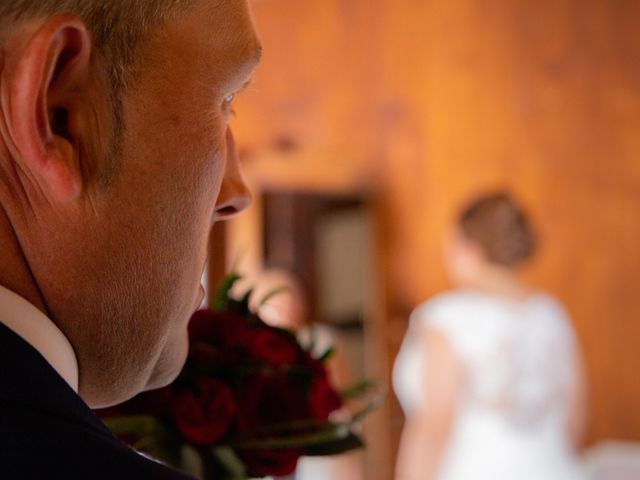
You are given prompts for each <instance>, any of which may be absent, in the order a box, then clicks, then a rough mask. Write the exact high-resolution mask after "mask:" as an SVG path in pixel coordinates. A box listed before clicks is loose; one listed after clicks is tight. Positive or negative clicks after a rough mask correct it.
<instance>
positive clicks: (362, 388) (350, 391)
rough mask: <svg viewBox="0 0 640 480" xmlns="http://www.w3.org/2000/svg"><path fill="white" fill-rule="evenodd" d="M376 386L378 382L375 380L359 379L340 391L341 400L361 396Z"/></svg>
mask: <svg viewBox="0 0 640 480" xmlns="http://www.w3.org/2000/svg"><path fill="white" fill-rule="evenodd" d="M377 387H378V383H377V382H376V381H375V380H371V379H364V380H360V381H358V382H356V383H354V384H353V385H350V386H348V387H347V388H344V389H342V390H341V391H340V397H342V399H343V400H351V399H354V398H361V397H363V396H365V395H367V394H368V393H370V392H371V391H373V390H375V389H376V388H377Z"/></svg>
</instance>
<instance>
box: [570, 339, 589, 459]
mask: <svg viewBox="0 0 640 480" xmlns="http://www.w3.org/2000/svg"><path fill="white" fill-rule="evenodd" d="M575 364H576V368H575V376H574V379H573V382H572V385H571V388H570V390H569V398H568V405H567V408H568V411H569V416H568V425H567V429H568V432H569V437H570V438H571V440H572V441H573V444H574V445H575V446H576V447H579V446H580V444H581V443H582V440H583V439H584V436H585V434H586V430H587V424H588V414H589V395H588V389H589V387H588V380H587V374H586V371H585V370H586V369H585V365H584V360H583V357H582V354H581V352H580V351H578V352H577V353H576V359H575Z"/></svg>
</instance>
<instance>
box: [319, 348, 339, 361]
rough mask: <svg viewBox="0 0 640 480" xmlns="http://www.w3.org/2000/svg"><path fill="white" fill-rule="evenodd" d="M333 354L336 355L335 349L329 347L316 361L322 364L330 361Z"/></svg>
mask: <svg viewBox="0 0 640 480" xmlns="http://www.w3.org/2000/svg"><path fill="white" fill-rule="evenodd" d="M335 353H336V349H335V348H334V347H329V348H327V350H326V351H325V352H324V353H323V354H322V355H320V357H319V358H318V360H319V361H321V362H323V363H324V362H326V361H327V360H329V359H331V357H333V356H334V355H335Z"/></svg>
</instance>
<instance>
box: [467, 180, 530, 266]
mask: <svg viewBox="0 0 640 480" xmlns="http://www.w3.org/2000/svg"><path fill="white" fill-rule="evenodd" d="M458 228H459V231H460V233H462V235H463V236H464V237H465V238H466V239H467V240H470V241H471V242H473V243H475V244H477V245H478V246H479V247H480V249H481V250H482V253H483V254H484V256H485V258H486V259H487V260H488V261H489V262H491V263H494V264H497V265H501V266H505V267H514V266H517V265H519V264H521V263H523V262H525V261H526V260H528V259H529V258H530V257H531V256H532V255H533V254H534V252H535V248H536V238H535V234H534V232H533V230H532V228H531V225H530V221H529V219H528V218H527V215H526V214H525V212H524V210H523V209H522V207H521V206H520V205H519V204H518V203H517V202H516V201H515V200H514V199H513V198H512V197H511V196H510V195H509V194H508V193H505V192H497V193H492V194H489V195H484V196H482V197H480V198H477V199H475V200H473V201H472V202H470V203H469V204H468V205H467V207H466V208H465V209H464V210H463V211H462V213H461V215H460V217H459V220H458Z"/></svg>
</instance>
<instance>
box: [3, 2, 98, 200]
mask: <svg viewBox="0 0 640 480" xmlns="http://www.w3.org/2000/svg"><path fill="white" fill-rule="evenodd" d="M90 52H91V42H90V38H89V34H88V32H87V30H86V27H85V25H84V24H83V22H82V21H81V20H80V19H79V18H77V17H75V16H72V15H66V14H63V15H58V16H55V17H52V18H50V19H48V20H47V21H46V23H45V24H43V25H41V26H40V27H39V28H38V29H37V30H35V31H33V32H30V33H29V34H28V35H27V37H26V38H25V39H22V41H21V42H17V43H16V46H15V48H13V49H11V50H8V51H7V52H6V54H7V57H8V58H7V60H8V61H7V62H6V64H5V68H4V70H5V71H4V72H3V77H4V78H3V83H5V85H3V90H5V92H6V94H3V99H2V101H3V102H5V101H8V103H9V105H8V108H6V107H7V106H4V107H3V110H4V115H5V119H4V121H5V125H6V129H7V130H8V132H9V133H10V137H11V138H10V139H11V142H12V143H13V145H12V147H13V148H12V149H11V150H13V152H14V156H15V157H16V158H14V161H15V162H16V164H17V165H16V166H17V168H19V169H21V170H23V171H24V172H25V173H26V175H24V177H25V178H26V179H28V180H27V181H28V182H30V183H34V184H32V185H25V187H26V188H33V189H34V190H35V191H37V192H39V193H41V194H42V195H44V196H45V197H48V198H47V200H48V201H50V202H66V201H70V200H73V199H75V198H77V197H78V196H79V195H80V193H81V192H82V188H83V178H82V171H81V168H80V163H79V162H80V155H79V151H78V148H79V145H80V143H81V141H82V139H81V138H80V137H81V129H79V128H77V126H78V124H79V123H81V117H82V108H83V105H82V103H81V100H80V99H81V97H82V94H81V93H82V92H81V91H82V89H83V88H85V87H86V85H87V80H88V72H89V69H90ZM9 60H10V61H9Z"/></svg>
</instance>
